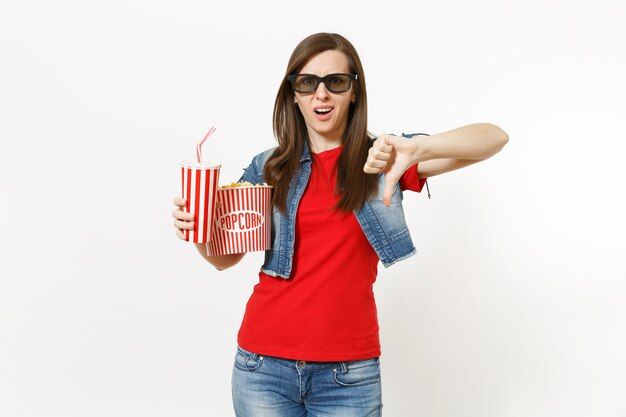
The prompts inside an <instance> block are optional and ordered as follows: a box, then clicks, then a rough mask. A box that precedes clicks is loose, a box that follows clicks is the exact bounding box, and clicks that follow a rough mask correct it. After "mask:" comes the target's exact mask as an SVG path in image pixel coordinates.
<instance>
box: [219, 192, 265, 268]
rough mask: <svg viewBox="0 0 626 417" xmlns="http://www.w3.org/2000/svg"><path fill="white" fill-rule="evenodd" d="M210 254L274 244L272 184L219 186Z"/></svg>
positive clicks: (262, 247)
mask: <svg viewBox="0 0 626 417" xmlns="http://www.w3.org/2000/svg"><path fill="white" fill-rule="evenodd" d="M217 201H218V202H219V203H220V204H218V207H217V208H216V209H215V217H214V220H213V233H212V234H211V240H210V241H209V243H208V244H207V245H206V249H207V255H209V256H212V255H228V254H232V253H244V252H255V251H263V250H267V249H270V248H271V245H272V242H271V237H272V236H271V235H272V211H271V205H272V187H271V186H269V185H260V186H241V187H228V188H220V189H219V190H218V191H217Z"/></svg>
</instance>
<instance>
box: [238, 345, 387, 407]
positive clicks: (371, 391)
mask: <svg viewBox="0 0 626 417" xmlns="http://www.w3.org/2000/svg"><path fill="white" fill-rule="evenodd" d="M232 390H233V405H234V407H235V414H236V415H237V417H321V416H327V417H331V416H332V417H380V416H381V413H382V401H381V387H380V363H379V360H378V358H373V359H366V360H359V361H349V362H305V361H298V360H290V359H281V358H276V357H272V356H263V355H259V354H256V353H252V352H248V351H246V350H244V349H242V348H240V347H238V348H237V354H236V355H235V364H234V366H233V377H232Z"/></svg>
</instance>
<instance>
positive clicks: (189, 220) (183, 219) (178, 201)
mask: <svg viewBox="0 0 626 417" xmlns="http://www.w3.org/2000/svg"><path fill="white" fill-rule="evenodd" d="M186 204H187V201H185V199H184V198H181V197H176V198H175V199H174V205H175V206H176V207H177V208H176V209H175V210H174V211H173V212H172V216H173V217H174V227H175V228H176V236H178V237H179V238H180V239H182V240H186V239H185V232H184V231H185V230H193V221H194V215H193V214H191V213H187V212H186V211H183V208H184V207H185V205H186Z"/></svg>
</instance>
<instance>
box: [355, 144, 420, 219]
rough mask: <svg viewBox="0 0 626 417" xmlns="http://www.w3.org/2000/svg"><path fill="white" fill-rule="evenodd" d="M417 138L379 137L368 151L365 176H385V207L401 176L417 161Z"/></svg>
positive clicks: (364, 168)
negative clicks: (380, 174) (381, 174)
mask: <svg viewBox="0 0 626 417" xmlns="http://www.w3.org/2000/svg"><path fill="white" fill-rule="evenodd" d="M417 147H418V141H417V138H411V139H407V138H401V137H398V136H393V135H380V136H379V137H378V138H377V139H376V140H375V141H374V144H373V146H372V147H371V148H370V150H369V155H368V156H367V161H366V162H365V166H364V167H363V171H364V172H365V173H366V174H379V173H381V172H383V173H384V174H385V190H384V191H383V202H384V203H385V205H386V206H387V207H389V204H390V202H391V195H392V194H393V189H394V187H395V186H396V183H397V182H398V181H399V180H400V177H402V174H404V172H405V171H406V170H407V169H408V168H409V167H410V166H412V165H414V164H415V163H416V162H417V160H415V159H416V154H417Z"/></svg>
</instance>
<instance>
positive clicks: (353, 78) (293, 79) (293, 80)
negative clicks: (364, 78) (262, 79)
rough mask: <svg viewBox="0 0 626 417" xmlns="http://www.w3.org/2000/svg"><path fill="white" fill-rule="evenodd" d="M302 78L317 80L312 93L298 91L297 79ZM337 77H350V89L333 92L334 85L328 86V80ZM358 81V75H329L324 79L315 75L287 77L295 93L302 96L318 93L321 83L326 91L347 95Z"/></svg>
mask: <svg viewBox="0 0 626 417" xmlns="http://www.w3.org/2000/svg"><path fill="white" fill-rule="evenodd" d="M301 76H307V77H312V78H313V79H314V80H315V85H314V86H313V88H312V89H311V90H310V91H309V90H298V89H297V88H296V79H297V78H298V77H301ZM337 76H343V77H348V80H349V81H350V82H349V83H348V88H346V89H345V90H341V91H333V87H332V84H328V80H329V79H330V78H332V77H337ZM358 79H359V76H358V75H357V74H328V75H326V76H324V77H319V76H317V75H315V74H292V75H288V76H287V81H289V82H290V83H291V88H292V89H293V91H295V92H296V93H300V94H311V93H314V92H316V91H317V88H318V87H319V86H320V84H321V83H324V86H325V87H326V89H327V90H328V91H330V92H331V93H335V94H340V93H345V92H348V91H350V88H352V81H356V80H358Z"/></svg>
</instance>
